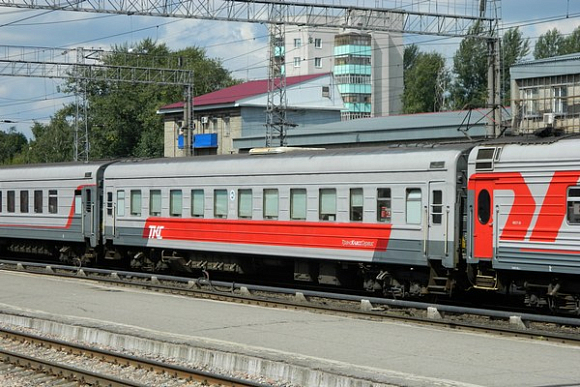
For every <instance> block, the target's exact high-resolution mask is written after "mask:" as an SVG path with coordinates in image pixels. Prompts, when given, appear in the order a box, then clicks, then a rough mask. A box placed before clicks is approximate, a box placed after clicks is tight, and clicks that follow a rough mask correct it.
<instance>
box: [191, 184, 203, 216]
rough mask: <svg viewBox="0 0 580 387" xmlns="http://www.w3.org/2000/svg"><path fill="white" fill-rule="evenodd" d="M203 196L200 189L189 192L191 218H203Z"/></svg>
mask: <svg viewBox="0 0 580 387" xmlns="http://www.w3.org/2000/svg"><path fill="white" fill-rule="evenodd" d="M203 208H204V195H203V190H202V189H193V190H191V216H193V217H194V218H203Z"/></svg>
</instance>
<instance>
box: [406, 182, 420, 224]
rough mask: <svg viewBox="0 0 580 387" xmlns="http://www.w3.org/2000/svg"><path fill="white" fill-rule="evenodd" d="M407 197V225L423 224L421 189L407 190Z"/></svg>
mask: <svg viewBox="0 0 580 387" xmlns="http://www.w3.org/2000/svg"><path fill="white" fill-rule="evenodd" d="M405 197H406V220H407V224H421V218H422V216H421V189H419V188H407V195H406V196H405Z"/></svg>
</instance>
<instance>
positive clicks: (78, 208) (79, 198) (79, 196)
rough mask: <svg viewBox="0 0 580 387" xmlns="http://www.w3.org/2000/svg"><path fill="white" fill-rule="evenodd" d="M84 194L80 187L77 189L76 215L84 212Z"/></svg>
mask: <svg viewBox="0 0 580 387" xmlns="http://www.w3.org/2000/svg"><path fill="white" fill-rule="evenodd" d="M82 194H83V193H82V191H81V190H80V189H77V190H75V215H80V214H81V213H82V212H83V207H82V206H83V200H82Z"/></svg>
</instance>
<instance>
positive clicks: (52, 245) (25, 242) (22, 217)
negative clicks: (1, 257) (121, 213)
mask: <svg viewBox="0 0 580 387" xmlns="http://www.w3.org/2000/svg"><path fill="white" fill-rule="evenodd" d="M107 164H109V163H107V162H95V163H70V164H43V165H15V166H9V167H3V168H0V248H2V251H4V253H26V254H41V255H44V256H48V257H59V258H60V259H61V260H62V261H65V262H74V263H77V264H80V263H83V262H89V261H91V260H93V259H94V258H96V257H97V254H98V250H99V249H100V247H101V245H102V241H101V236H102V235H101V207H102V205H101V203H100V197H101V196H102V194H101V192H100V189H101V188H102V177H103V171H104V169H105V167H106V166H107Z"/></svg>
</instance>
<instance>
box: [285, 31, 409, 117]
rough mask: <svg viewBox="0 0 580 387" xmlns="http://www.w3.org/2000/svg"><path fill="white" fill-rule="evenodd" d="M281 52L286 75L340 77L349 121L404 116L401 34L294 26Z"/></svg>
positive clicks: (288, 32) (346, 115)
mask: <svg viewBox="0 0 580 387" xmlns="http://www.w3.org/2000/svg"><path fill="white" fill-rule="evenodd" d="M281 52H283V53H284V54H285V63H286V66H285V74H286V76H289V77H290V76H297V75H308V74H317V73H328V72H331V73H333V74H334V76H335V79H336V81H337V84H338V85H339V89H340V92H341V94H342V99H343V101H344V103H345V110H343V112H342V119H343V120H348V119H354V118H363V117H382V116H387V115H391V114H399V113H401V111H402V102H401V96H402V94H403V38H402V35H401V34H400V33H386V32H360V31H355V30H352V29H351V30H344V29H338V28H314V27H306V26H304V27H294V26H292V27H290V26H289V27H286V32H285V47H284V50H282V51H281Z"/></svg>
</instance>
